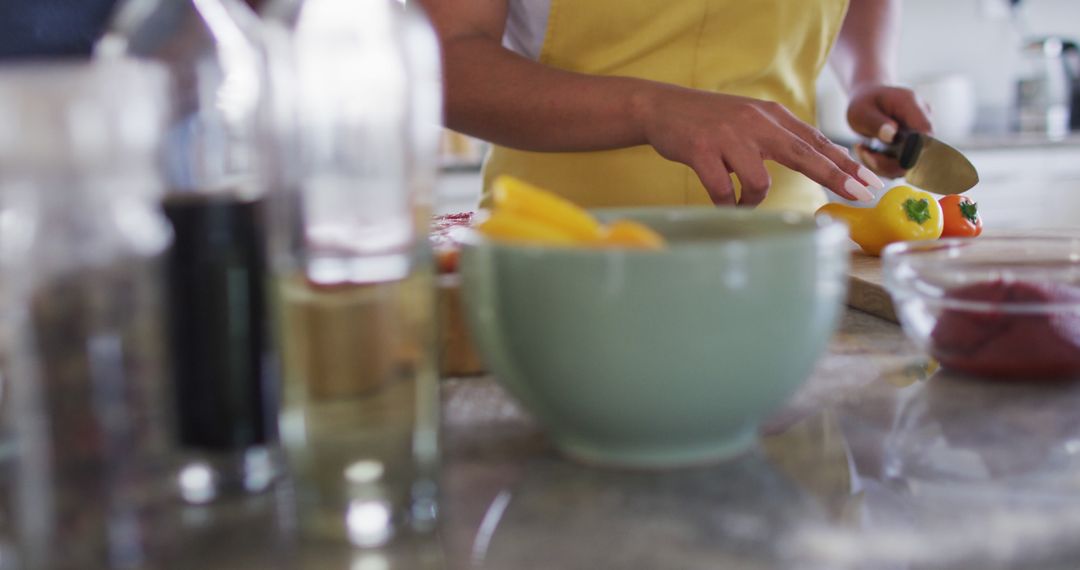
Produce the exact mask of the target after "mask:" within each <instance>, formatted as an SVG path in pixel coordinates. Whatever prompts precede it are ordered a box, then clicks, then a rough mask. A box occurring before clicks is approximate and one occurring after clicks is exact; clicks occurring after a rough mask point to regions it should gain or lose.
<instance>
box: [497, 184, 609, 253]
mask: <svg viewBox="0 0 1080 570" xmlns="http://www.w3.org/2000/svg"><path fill="white" fill-rule="evenodd" d="M492 198H493V201H494V204H495V210H496V211H499V212H506V213H510V214H515V215H518V216H520V217H522V218H529V219H531V220H535V221H538V222H544V223H546V224H548V225H550V226H554V227H556V228H559V229H561V230H563V231H564V232H566V233H568V234H570V235H572V236H574V237H575V238H577V239H578V240H580V241H582V242H591V241H597V240H599V239H600V238H601V237H602V235H603V227H602V226H601V225H600V223H599V222H597V221H596V218H593V217H592V215H590V214H589V213H588V212H586V211H585V210H584V209H582V208H580V207H579V206H578V205H577V204H574V203H573V202H571V201H569V200H567V199H565V198H562V197H560V196H556V195H555V194H552V193H550V192H548V191H546V190H542V189H540V188H537V187H536V186H533V185H532V184H529V183H528V182H525V181H524V180H520V179H517V178H514V177H512V176H500V177H498V178H497V179H495V184H494V185H493V189H492Z"/></svg>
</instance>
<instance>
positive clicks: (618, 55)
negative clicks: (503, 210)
mask: <svg viewBox="0 0 1080 570" xmlns="http://www.w3.org/2000/svg"><path fill="white" fill-rule="evenodd" d="M847 3H848V0H634V1H632V2H627V1H624V0H551V11H550V13H549V17H548V25H547V34H546V36H545V38H544V45H543V49H542V50H541V53H540V62H541V63H543V64H546V65H549V66H552V67H557V68H560V69H566V70H570V71H577V72H581V73H588V74H595V75H617V76H628V77H640V78H645V79H652V80H655V81H662V82H665V83H673V84H676V85H682V86H686V87H694V88H697V89H704V90H709V91H715V92H719V93H729V94H734V95H742V96H747V97H755V98H759V99H767V100H771V101H777V102H779V103H782V104H784V105H785V106H787V108H788V109H790V110H791V111H792V112H793V113H795V114H796V115H797V116H799V117H800V118H801V119H802V120H804V121H807V122H813V121H814V115H815V109H814V103H815V101H814V93H815V92H814V86H815V80H816V78H817V76H818V73H819V72H820V71H821V68H822V67H823V66H824V64H825V61H826V58H827V56H828V53H829V50H830V49H831V47H832V44H833V40H834V39H835V37H836V34H837V32H838V31H839V29H840V24H841V22H842V21H843V18H844V14H845V13H846V11H847ZM766 165H767V167H768V170H769V174H770V175H771V176H772V188H771V190H770V191H769V194H768V197H767V198H766V199H765V202H764V203H762V205H761V207H762V208H771V209H788V210H801V211H813V210H815V209H817V207H818V206H820V205H821V204H823V203H824V202H825V194H824V191H823V190H822V189H821V188H820V187H819V186H818V185H817V184H815V183H814V182H812V181H811V180H809V179H808V178H806V177H804V176H802V175H801V174H798V173H796V172H793V171H791V170H788V169H787V168H784V167H782V166H780V165H778V164H776V163H772V162H768V163H766ZM500 174H511V175H514V176H517V177H519V178H522V179H524V180H527V181H529V182H532V183H533V184H537V185H539V186H541V187H544V188H548V189H550V190H552V191H554V192H557V193H559V194H561V195H563V196H565V197H567V198H569V199H571V200H573V201H574V202H577V203H578V204H581V205H582V206H585V207H590V208H594V207H606V206H645V205H675V204H702V205H704V204H711V201H710V200H709V196H708V194H707V193H706V192H705V188H704V187H703V186H702V184H701V181H700V180H698V177H697V175H696V174H695V173H694V171H693V170H692V169H690V168H689V167H687V166H684V165H682V164H679V163H676V162H672V161H669V160H667V159H665V158H663V157H662V156H660V155H659V154H658V153H657V152H656V151H655V150H653V148H652V147H651V146H636V147H631V148H625V149H619V150H610V151H599V152H575V153H537V152H525V151H519V150H514V149H509V148H505V147H500V146H495V147H493V148H492V150H491V153H490V154H489V156H488V158H487V161H486V164H485V167H484V189H485V190H484V199H483V204H482V205H486V204H487V202H488V199H489V195H490V194H489V189H490V187H491V181H492V180H494V178H495V177H497V176H498V175H500ZM736 191H738V189H737V188H736Z"/></svg>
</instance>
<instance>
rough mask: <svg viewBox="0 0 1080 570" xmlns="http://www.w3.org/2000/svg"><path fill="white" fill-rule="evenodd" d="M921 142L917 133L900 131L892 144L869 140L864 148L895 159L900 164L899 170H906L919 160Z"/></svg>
mask: <svg viewBox="0 0 1080 570" xmlns="http://www.w3.org/2000/svg"><path fill="white" fill-rule="evenodd" d="M922 142H923V139H922V137H920V136H919V134H918V133H915V132H912V131H909V130H905V129H900V130H899V131H897V133H896V136H895V137H893V142H891V143H883V142H881V141H880V140H878V139H871V140H869V141H867V143H866V147H867V148H868V149H870V150H871V151H872V152H876V153H880V154H883V155H885V156H887V157H889V158H895V159H896V161H897V162H898V163H900V168H903V169H904V170H907V169H909V168H911V167H912V166H915V161H916V160H918V159H919V152H921V151H922Z"/></svg>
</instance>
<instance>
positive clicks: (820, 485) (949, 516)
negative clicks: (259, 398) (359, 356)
mask: <svg viewBox="0 0 1080 570" xmlns="http://www.w3.org/2000/svg"><path fill="white" fill-rule="evenodd" d="M443 414H444V416H443V424H444V431H443V439H444V465H443V470H442V494H443V501H442V517H441V524H440V528H439V529H438V532H437V533H436V534H432V535H428V536H420V537H410V538H406V539H404V540H403V541H401V542H398V543H397V544H396V545H394V546H393V547H391V548H388V549H383V550H369V551H357V552H350V551H348V550H347V549H344V548H343V547H340V546H335V545H297V544H295V543H294V542H292V541H291V540H289V539H288V536H290V529H289V528H288V527H289V522H288V521H289V520H290V518H289V512H288V506H287V501H281V500H278V499H277V498H276V497H277V496H276V495H264V496H262V497H258V498H251V499H248V500H246V501H245V502H243V503H240V504H233V505H225V506H216V507H208V508H204V509H205V510H202V511H200V510H198V509H195V510H193V511H191V512H190V513H187V516H186V518H185V523H184V524H185V527H186V528H185V532H186V533H187V534H186V535H185V536H186V538H185V545H186V546H185V548H184V554H183V556H182V557H181V560H180V566H181V567H184V568H187V567H192V568H194V567H198V568H218V567H220V568H230V569H234V568H235V569H240V568H342V569H346V570H396V569H399V568H402V569H408V570H418V569H424V568H433V569H435V568H438V569H451V570H456V569H466V568H468V569H491V570H502V569H508V570H529V569H534V568H535V569H544V570H553V569H559V570H562V569H599V568H619V569H622V570H633V569H648V570H657V569H696V568H709V569H715V568H724V569H725V570H728V569H788V568H791V569H811V570H816V569H821V570H844V569H868V570H891V569H897V570H900V569H904V570H908V569H912V570H913V569H973V568H978V569H980V570H990V569H1005V568H1016V569H1021V568H1022V569H1024V570H1034V569H1075V568H1077V567H1080V541H1078V540H1076V537H1077V536H1080V384H1018V383H1012V384H1004V383H989V382H986V381H980V380H973V379H965V378H960V377H951V376H949V375H947V374H944V373H941V372H936V371H933V370H931V367H930V366H929V365H928V363H927V362H926V361H925V360H924V359H923V358H922V357H921V355H920V354H919V353H918V352H917V351H916V349H915V348H914V347H913V346H912V345H911V344H910V343H909V342H908V341H907V340H906V339H905V338H904V337H903V335H902V333H901V331H900V330H899V328H898V327H897V326H896V325H893V324H891V323H888V322H886V321H882V320H879V319H877V318H875V317H872V316H869V315H866V314H863V313H859V312H857V311H851V310H849V311H848V312H847V313H846V314H845V316H844V319H843V322H842V325H841V328H840V330H839V332H838V333H837V334H836V336H835V337H834V339H833V341H832V343H831V346H830V349H829V352H828V354H827V355H826V356H825V357H824V358H823V359H822V361H821V362H820V363H819V366H818V367H817V370H816V372H815V373H814V375H813V376H812V378H810V379H809V381H808V382H807V383H806V385H805V386H804V387H803V388H802V390H801V391H800V392H799V393H798V394H797V396H796V397H794V398H793V399H792V400H791V401H790V402H789V404H788V405H787V407H786V408H784V409H783V410H782V411H781V412H780V413H778V414H776V415H775V416H774V417H773V418H772V419H771V420H770V421H769V422H768V423H767V425H765V426H764V427H763V429H762V433H763V437H762V440H761V443H760V445H758V446H757V447H756V448H755V449H754V450H753V451H752V452H750V453H747V454H745V455H743V456H741V457H738V458H736V459H733V460H729V461H726V462H723V463H719V464H716V465H711V466H705V467H698V468H691V469H682V470H670V471H620V470H608V469H599V468H592V467H586V466H582V465H579V464H576V463H573V462H571V461H568V460H566V459H564V458H562V457H561V456H560V455H558V454H557V453H556V452H555V450H554V449H553V448H552V446H551V444H550V443H549V441H548V440H547V439H546V438H545V436H544V433H543V431H542V430H541V429H540V427H539V426H538V425H536V423H535V422H534V421H533V420H532V419H531V418H530V417H529V416H528V415H527V414H525V413H524V412H522V411H521V409H519V408H518V407H517V406H516V405H515V404H514V403H513V402H512V401H511V400H510V399H509V398H508V396H507V395H506V393H505V392H503V390H502V389H501V388H500V387H499V386H498V385H497V384H496V383H495V382H494V380H493V379H492V378H490V377H487V376H481V377H475V378H455V379H446V380H444V382H443ZM279 494H280V492H279ZM210 552H213V553H216V554H215V555H214V556H209V555H208V554H207V553H210ZM211 559H213V561H216V560H218V559H221V560H222V561H223V562H222V564H221V565H217V564H215V563H213V561H212V560H211ZM185 560H190V564H191V565H190V566H189V565H185V562H184V561H185Z"/></svg>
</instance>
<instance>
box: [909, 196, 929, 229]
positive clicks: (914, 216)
mask: <svg viewBox="0 0 1080 570" xmlns="http://www.w3.org/2000/svg"><path fill="white" fill-rule="evenodd" d="M904 213H905V214H907V217H908V219H909V220H911V221H913V222H915V223H916V224H919V225H922V223H923V222H925V221H927V220H929V219H930V217H931V214H930V203H929V202H928V201H927V200H926V198H923V199H921V200H916V199H915V198H908V199H907V200H904Z"/></svg>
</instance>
